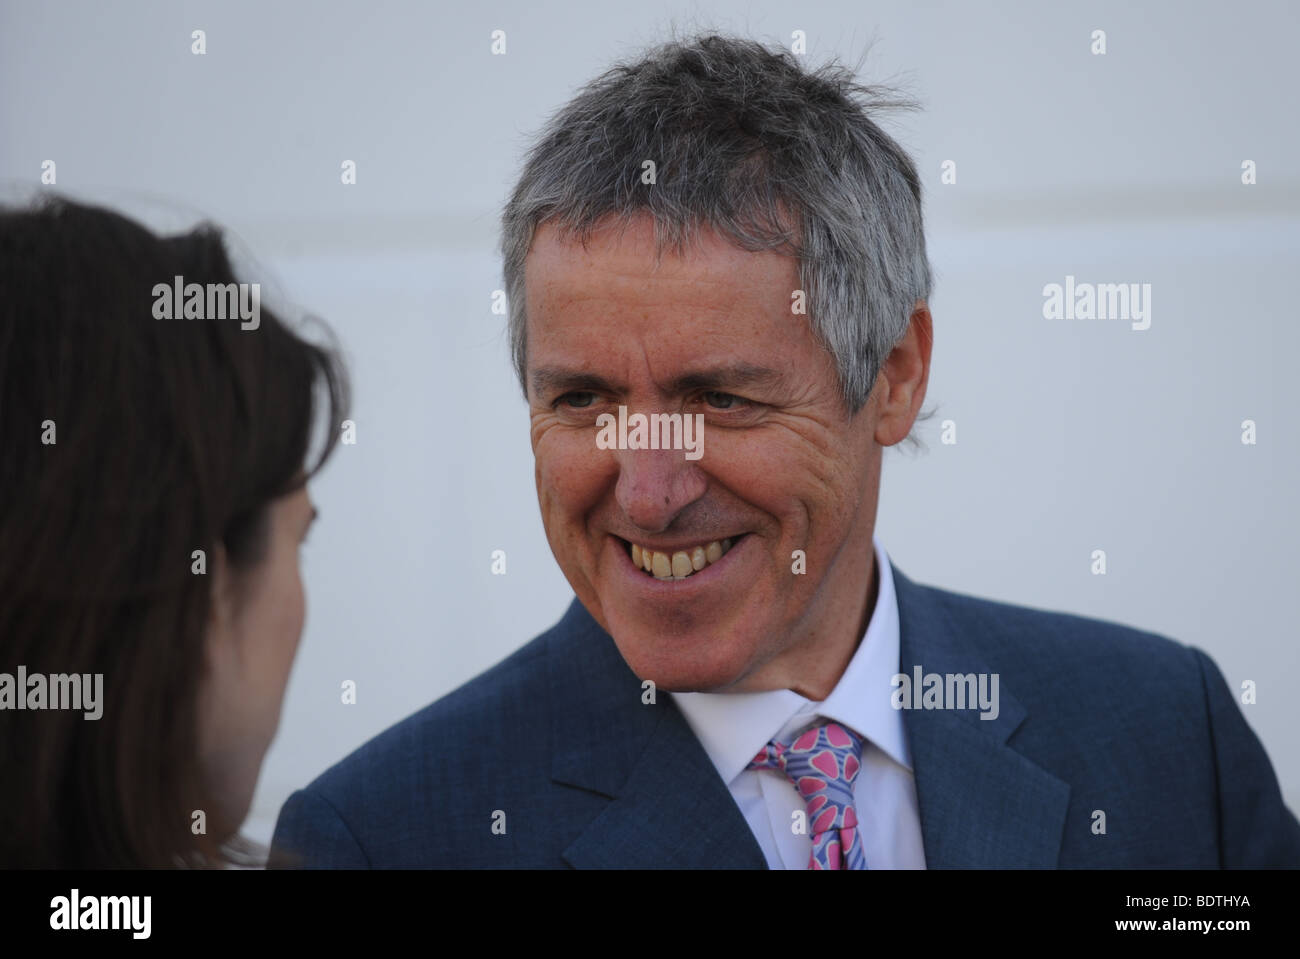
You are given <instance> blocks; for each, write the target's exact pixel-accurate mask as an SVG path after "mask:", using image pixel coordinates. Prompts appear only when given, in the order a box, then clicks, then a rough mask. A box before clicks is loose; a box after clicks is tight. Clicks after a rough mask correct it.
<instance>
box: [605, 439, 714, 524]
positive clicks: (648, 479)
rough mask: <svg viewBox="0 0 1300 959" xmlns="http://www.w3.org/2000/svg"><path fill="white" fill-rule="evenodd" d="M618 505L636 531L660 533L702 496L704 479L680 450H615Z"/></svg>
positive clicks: (698, 469) (705, 481) (701, 473)
mask: <svg viewBox="0 0 1300 959" xmlns="http://www.w3.org/2000/svg"><path fill="white" fill-rule="evenodd" d="M614 455H615V456H617V457H618V485H617V487H616V489H615V495H616V496H617V498H618V505H619V506H620V507H621V508H622V510H623V515H625V516H626V517H627V518H628V519H629V520H630V521H631V522H632V523H633V524H634V525H635V526H636V527H637V528H638V529H641V530H644V531H645V532H647V533H662V532H663V531H664V530H666V529H667V528H668V527H669V526H670V525H671V524H672V522H673V520H674V519H675V518H676V516H677V514H679V513H680V512H681V511H682V510H684V509H685V508H686V507H688V506H690V505H691V504H692V503H694V502H695V501H696V500H698V499H700V497H702V496H703V495H704V491H705V490H706V489H707V488H708V485H709V484H708V480H707V479H706V477H705V475H704V471H703V470H701V469H700V468H699V466H698V465H697V464H696V463H695V462H693V461H691V460H688V459H687V458H686V453H685V451H683V450H618V451H617V452H615V454H614Z"/></svg>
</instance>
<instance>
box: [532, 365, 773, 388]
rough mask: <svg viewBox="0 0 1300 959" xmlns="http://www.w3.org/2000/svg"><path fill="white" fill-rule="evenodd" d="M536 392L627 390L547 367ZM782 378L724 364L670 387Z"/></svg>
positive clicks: (537, 375)
mask: <svg viewBox="0 0 1300 959" xmlns="http://www.w3.org/2000/svg"><path fill="white" fill-rule="evenodd" d="M530 379H531V381H532V384H533V390H534V391H535V392H537V393H539V394H546V393H569V392H574V391H586V390H590V391H592V392H600V393H621V392H623V390H624V388H623V387H622V386H621V385H620V384H617V383H612V382H610V381H609V380H607V379H605V378H604V377H601V376H597V375H596V374H595V373H588V372H585V371H582V370H571V369H566V368H564V367H558V366H544V367H540V368H539V369H536V370H534V371H533V373H532V376H531V377H530ZM780 379H781V374H780V373H779V372H777V371H776V370H773V369H768V368H767V367H765V366H757V365H755V364H753V363H724V364H722V365H720V366H711V367H707V368H705V369H699V370H688V371H687V372H685V373H683V374H681V375H680V376H678V377H677V378H676V379H674V380H672V382H671V383H670V384H669V386H668V392H670V393H673V394H677V393H690V392H693V391H695V390H726V389H741V388H744V387H747V386H771V385H773V384H774V383H776V382H778V381H779V380H780Z"/></svg>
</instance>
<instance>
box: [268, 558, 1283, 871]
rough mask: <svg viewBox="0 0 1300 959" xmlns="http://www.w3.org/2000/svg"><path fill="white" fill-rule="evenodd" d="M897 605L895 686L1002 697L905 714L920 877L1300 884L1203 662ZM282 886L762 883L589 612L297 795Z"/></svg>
mask: <svg viewBox="0 0 1300 959" xmlns="http://www.w3.org/2000/svg"><path fill="white" fill-rule="evenodd" d="M894 583H895V587H896V591H897V596H898V607H899V618H900V629H901V635H900V657H899V658H900V670H899V672H901V673H905V674H909V675H910V674H911V673H912V667H913V665H920V666H922V667H923V668H924V670H925V672H927V673H929V672H938V673H962V674H965V673H976V674H979V673H997V674H998V675H999V693H1000V712H999V715H998V716H997V718H996V719H994V720H984V719H980V717H979V711H978V710H976V709H965V710H962V709H933V710H915V709H913V710H908V711H906V712H904V716H903V719H904V724H905V728H906V732H907V737H908V741H909V743H910V745H911V750H912V762H913V769H914V772H915V776H916V792H917V800H918V803H919V806H920V814H921V833H922V839H923V842H924V847H925V858H926V864H927V866H929V867H930V868H935V867H944V866H1038V867H1042V866H1049V867H1050V866H1062V867H1071V866H1075V867H1077V866H1087V867H1120V868H1123V867H1138V866H1148V867H1150V866H1160V867H1217V866H1300V824H1298V823H1297V821H1296V818H1295V816H1294V815H1293V814H1292V813H1291V812H1290V811H1289V810H1288V809H1287V808H1286V806H1285V805H1284V804H1283V802H1282V799H1281V796H1280V794H1279V790H1278V785H1277V779H1276V777H1275V776H1274V773H1273V770H1272V767H1271V766H1270V765H1269V761H1268V757H1267V756H1266V755H1265V753H1264V750H1263V748H1262V747H1261V746H1260V743H1259V740H1258V739H1257V738H1256V736H1255V735H1254V733H1253V732H1252V731H1251V729H1250V727H1249V726H1247V724H1246V722H1245V720H1244V719H1243V717H1242V712H1241V709H1240V708H1239V707H1238V705H1237V703H1236V700H1235V698H1234V696H1233V694H1232V693H1231V692H1230V691H1229V689H1228V686H1227V684H1226V683H1225V682H1224V679H1223V676H1222V674H1220V672H1219V670H1218V669H1217V668H1216V666H1215V665H1214V663H1213V661H1211V660H1210V658H1209V657H1208V656H1206V655H1205V654H1204V653H1203V652H1200V651H1199V650H1196V649H1192V648H1190V647H1187V646H1183V645H1180V644H1178V643H1175V642H1173V641H1171V640H1168V639H1164V638H1162V637H1160V636H1156V635H1153V634H1151V633H1143V632H1139V631H1137V630H1133V629H1129V628H1127V627H1123V626H1119V625H1115V624H1112V623H1106V622H1101V621H1097V620H1091V619H1084V618H1082V617H1078V616H1071V615H1065V614H1060V613H1050V612H1044V611H1040V610H1035V609H1028V608H1024V607H1017V606H1010V605H1006V604H1002V603H995V602H991V601H988V600H982V599H977V598H974V597H970V596H962V595H958V594H955V593H951V592H947V591H944V590H939V589H934V588H932V587H928V586H923V585H920V584H916V583H913V582H912V581H911V580H909V579H908V578H907V577H906V576H904V575H903V574H902V573H901V572H900V571H899V570H898V569H897V568H896V567H895V569H894ZM889 692H890V691H889V690H884V691H882V695H888V693H889ZM1095 810H1101V811H1102V812H1104V813H1105V832H1104V834H1100V833H1094V822H1098V821H1100V820H1098V819H1096V818H1095V817H1094V811H1095ZM501 814H504V816H502V815H501ZM494 823H496V824H497V828H496V829H495V830H494V828H493V825H494ZM501 826H504V832H502V831H501ZM271 865H272V866H273V867H274V866H293V865H302V866H307V867H322V868H330V867H335V868H337V867H354V868H366V867H375V868H382V867H525V868H528V867H565V866H573V867H587V868H591V867H595V868H600V867H619V868H626V867H751V868H757V869H761V868H765V867H766V863H765V862H764V859H763V855H762V853H761V852H760V850H759V847H758V844H757V843H756V842H755V841H754V838H753V835H752V833H751V832H750V830H749V827H748V825H747V824H746V822H745V820H744V818H743V817H742V815H741V813H740V810H739V809H738V808H737V807H736V804H735V803H734V801H733V800H732V798H731V794H730V793H729V792H728V789H727V786H726V784H725V783H724V782H723V781H722V779H721V777H719V775H718V773H717V772H716V770H715V769H714V768H713V765H712V763H711V762H710V761H709V758H708V756H707V755H706V754H705V752H704V749H703V747H702V746H701V745H700V743H699V741H698V740H697V739H696V738H695V735H694V734H693V733H692V732H691V730H690V728H689V727H688V726H687V724H686V721H685V720H684V718H683V717H682V715H681V713H680V712H679V711H678V709H677V707H676V706H675V704H674V703H673V701H672V697H671V696H669V695H666V694H664V693H660V694H659V696H658V697H657V702H656V703H655V704H653V705H647V704H644V703H643V702H642V689H641V682H640V680H639V679H638V678H637V677H636V676H635V675H634V674H633V673H632V671H631V670H630V669H629V668H628V667H627V665H626V664H625V663H624V661H623V659H622V657H621V656H620V655H619V652H618V649H617V648H616V646H615V645H614V642H613V640H612V639H611V638H610V637H609V635H608V634H606V633H605V632H604V630H602V629H601V628H600V626H599V625H597V624H596V622H595V621H594V620H593V619H592V618H591V616H590V615H589V614H588V613H587V611H586V610H585V609H584V608H583V607H582V605H581V604H579V603H578V602H577V601H575V602H574V603H573V605H572V606H570V608H569V610H568V612H567V613H566V614H565V616H564V618H563V619H562V620H561V621H560V622H559V623H558V624H557V625H556V626H555V627H553V628H552V629H551V630H549V631H548V632H546V633H543V634H542V635H541V636H539V637H537V638H536V639H535V640H533V641H532V642H530V643H529V644H528V645H526V646H524V647H523V648H522V649H520V650H518V651H517V652H515V653H514V654H513V655H511V656H510V657H509V658H507V659H505V660H504V661H503V662H501V663H498V664H497V665H496V666H494V667H493V668H491V669H489V670H488V671H487V672H485V673H483V674H482V675H480V676H478V677H477V678H475V679H474V680H472V681H470V682H469V683H466V684H465V685H464V686H462V687H461V688H459V689H457V690H456V691H455V692H453V693H451V694H449V695H447V696H445V697H444V698H442V699H440V700H438V701H437V702H435V703H433V704H432V705H431V706H428V707H426V708H425V709H423V710H421V711H420V712H418V713H416V714H415V715H413V716H410V717H409V718H407V719H405V720H403V721H402V722H400V723H398V724H397V725H395V726H393V727H392V728H390V729H388V730H387V731H385V732H384V733H382V734H380V735H379V736H377V737H376V738H375V739H373V740H371V741H370V742H369V743H367V744H366V745H364V746H362V747H361V748H360V749H358V750H357V751H356V752H354V753H352V754H351V755H350V756H348V757H347V758H346V759H344V760H342V761H341V762H340V763H338V764H337V765H335V766H334V767H332V768H331V769H329V770H327V771H326V772H325V773H324V774H322V775H321V776H320V777H319V778H318V779H317V780H316V781H315V782H313V783H312V784H311V785H309V786H307V787H306V788H305V789H301V790H298V791H297V792H295V793H294V794H293V795H292V796H290V797H289V800H288V801H287V802H286V803H285V805H284V808H283V810H282V811H281V813H280V818H279V822H278V823H277V824H276V830H275V838H274V840H273V844H272V853H271Z"/></svg>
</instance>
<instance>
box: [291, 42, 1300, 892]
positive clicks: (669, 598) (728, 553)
mask: <svg viewBox="0 0 1300 959" xmlns="http://www.w3.org/2000/svg"><path fill="white" fill-rule="evenodd" d="M888 105H889V101H887V100H886V99H885V98H884V97H883V96H881V95H880V93H879V91H875V90H872V89H869V88H864V87H861V86H859V85H857V84H856V83H855V82H854V80H853V77H852V75H851V73H849V72H848V71H846V70H844V69H842V68H839V67H835V66H831V67H826V68H823V69H822V70H819V71H817V72H816V73H808V72H806V71H804V70H803V68H802V67H801V66H800V65H799V63H798V61H797V60H796V59H795V58H793V57H791V56H789V55H788V54H784V53H782V52H779V51H777V52H773V51H768V50H766V49H764V48H763V47H761V46H760V45H758V44H754V43H750V42H746V41H738V40H730V39H726V38H720V37H704V38H700V39H698V40H694V41H690V42H684V43H679V42H674V43H670V44H667V45H664V46H663V47H660V48H658V49H656V50H653V51H651V52H650V53H649V54H647V55H646V56H645V57H644V58H643V59H641V60H639V61H637V62H635V63H632V64H628V65H625V66H622V67H619V68H617V69H615V70H613V71H611V72H610V73H608V74H606V75H605V76H603V77H601V78H599V79H598V80H596V81H594V82H593V83H592V84H590V85H589V86H588V87H587V88H586V89H585V90H583V91H582V92H581V93H580V94H579V95H578V96H577V97H576V98H575V99H574V100H573V101H572V102H571V103H569V104H568V105H567V107H566V108H565V109H564V110H562V111H561V112H560V113H559V114H557V116H556V118H555V119H554V120H553V121H552V122H551V124H550V125H549V126H548V128H547V129H546V130H545V131H544V133H543V135H542V136H541V137H540V138H539V140H538V142H537V144H536V145H535V146H534V148H533V150H532V152H531V154H530V156H529V158H528V160H527V163H526V165H525V169H524V172H523V175H522V177H521V179H520V182H519V183H518V185H517V186H516V189H515V191H514V194H513V196H512V197H511V199H510V201H509V203H508V204H507V207H506V211H505V216H504V236H503V252H504V257H505V274H506V283H507V290H508V292H509V296H510V303H511V334H512V345H513V355H514V360H515V364H516V367H517V372H518V375H519V378H520V382H521V385H522V386H523V389H524V392H525V395H526V397H527V401H528V406H529V413H530V417H531V440H532V448H533V453H534V457H535V462H536V482H537V493H538V500H539V503H540V506H541V511H542V519H543V522H544V525H545V528H546V535H547V538H548V540H549V542H550V546H551V549H552V551H553V553H554V555H555V558H556V560H557V562H558V563H559V565H560V568H561V569H562V570H563V572H564V575H565V577H566V578H567V579H568V581H569V583H570V584H571V586H572V587H573V590H574V592H575V594H576V600H575V601H574V603H573V605H572V606H571V607H570V609H569V612H568V613H567V614H566V615H565V617H564V618H563V620H561V622H560V623H559V624H557V625H556V626H555V627H554V628H553V629H551V630H550V631H548V632H547V633H545V634H543V635H542V636H540V637H538V638H537V639H535V640H534V641H533V642H531V643H529V644H527V645H526V646H524V647H523V648H522V649H520V650H519V651H518V652H516V653H515V654H514V655H512V656H511V657H509V658H508V659H506V660H505V661H504V662H502V663H500V664H498V665H497V666H495V667H494V668H493V669H491V670H489V671H488V672H486V673H484V674H483V675H482V676H479V677H478V678H476V679H475V680H473V681H471V682H470V683H468V684H466V685H465V686H464V687H462V688H461V689H459V690H457V691H456V692H454V693H452V694H450V695H449V696H447V697H445V698H443V699H442V700H439V701H438V702H436V703H434V704H433V705H431V706H429V707H428V708H426V709H425V710H423V711H421V712H420V713H417V714H416V715H415V716H412V717H410V718H409V719H407V720H405V721H404V722H402V723H400V724H399V725H397V726H395V727H394V728H393V729H391V730H389V731H387V732H385V733H384V734H382V735H381V736H379V737H377V738H376V739H375V740H373V741H372V742H370V743H368V744H367V745H365V746H363V747H362V748H361V749H360V750H358V751H357V752H356V753H354V754H353V755H351V756H349V757H348V758H347V759H345V760H344V761H342V762H341V763H339V764H338V765H337V766H335V767H334V768H333V769H331V770H329V771H327V772H326V773H325V774H324V775H322V776H321V777H320V778H319V779H318V780H316V781H315V782H314V783H312V784H311V785H310V786H308V787H306V788H305V789H303V790H300V791H298V792H297V793H295V794H294V795H293V796H292V797H291V798H290V800H289V801H288V803H286V805H285V808H284V810H283V812H282V813H281V817H280V821H279V823H278V825H277V829H276V837H275V850H274V854H273V862H274V863H276V864H283V865H292V864H302V865H308V866H318V867H330V866H347V867H365V866H372V867H383V866H459V867H509V866H514V867H564V866H574V867H583V866H586V867H611V868H619V867H635V866H652V867H653V866H664V867H754V868H763V867H772V868H800V869H802V868H814V869H826V868H830V869H836V868H852V869H861V868H922V867H936V866H971V865H988V866H994V865H997V866H1002V865H1021V866H1111V867H1138V866H1242V865H1297V864H1300V824H1297V822H1296V819H1295V817H1294V816H1293V815H1292V814H1291V813H1290V812H1289V811H1288V810H1287V809H1286V807H1285V806H1284V805H1283V803H1282V801H1281V798H1280V795H1279V791H1278V786H1277V782H1276V779H1275V777H1274V775H1273V771H1272V769H1271V767H1270V765H1269V762H1268V759H1267V757H1266V756H1265V755H1264V752H1263V750H1262V748H1261V746H1260V744H1259V742H1258V740H1257V739H1256V737H1255V736H1254V734H1253V733H1252V732H1251V730H1250V729H1249V727H1248V726H1247V725H1246V723H1245V722H1244V720H1243V718H1242V716H1241V713H1240V710H1239V709H1238V707H1237V705H1236V703H1235V701H1234V700H1233V698H1232V695H1231V694H1230V692H1229V691H1228V688H1227V686H1226V684H1225V682H1224V679H1223V677H1222V675H1221V674H1220V673H1219V671H1218V669H1217V668H1216V667H1215V666H1214V664H1213V662H1211V661H1210V659H1209V658H1208V657H1206V656H1205V654H1204V653H1201V652H1199V651H1197V650H1194V649H1190V648H1188V647H1186V646H1182V645H1180V644H1178V643H1176V642H1173V641H1172V640H1169V639H1165V638H1162V637H1159V636H1154V635H1152V634H1149V633H1142V632H1138V631H1136V630H1132V629H1128V628H1125V627H1123V626H1119V625H1115V624H1111V623H1104V622H1099V621H1094V620H1087V619H1082V618H1079V617H1075V616H1068V615H1063V614H1054V613H1048V612H1043V611H1038V610H1031V609H1026V608H1019V607H1014V606H1009V605H1004V604H999V603H993V602H989V601H984V600H979V599H975V598H972V597H966V596H960V595H957V594H953V593H949V592H945V591H943V590H939V589H934V588H931V587H926V586H922V585H919V584H916V583H914V582H912V581H911V580H910V579H908V578H907V577H906V576H904V575H903V573H902V572H901V571H900V570H898V569H897V568H895V567H893V566H892V564H891V563H890V561H889V558H888V556H887V554H886V553H885V551H884V549H883V547H882V545H881V544H880V542H879V540H878V539H877V538H876V536H875V522H876V510H877V505H878V500H879V489H880V472H881V457H882V453H883V450H884V449H885V448H886V447H889V446H894V445H896V444H898V443H901V442H903V441H904V440H906V439H908V438H909V434H910V432H911V430H912V428H913V426H914V424H915V422H916V421H917V419H918V415H919V412H920V409H921V405H922V403H923V401H924V398H925V393H926V385H927V380H928V375H929V369H930V347H931V342H932V336H933V331H932V326H931V318H930V314H929V311H928V309H927V306H926V302H927V299H928V297H929V295H930V270H929V265H928V263H927V259H926V253H925V240H924V234H923V230H922V217H921V192H920V184H919V181H918V178H917V174H916V170H915V167H914V165H913V164H912V162H911V160H910V159H909V158H908V157H907V156H906V154H905V153H904V152H903V151H902V150H901V149H900V148H899V147H898V145H897V144H896V143H894V141H893V140H891V139H890V138H889V137H888V136H886V135H885V134H884V133H883V132H882V131H881V129H880V128H879V127H878V126H877V125H876V124H875V122H874V121H873V120H872V119H871V116H872V114H874V113H875V112H876V111H878V110H880V109H882V108H884V107H885V106H888ZM637 415H640V416H643V417H645V418H646V422H655V423H660V424H662V423H663V422H665V419H664V418H671V417H680V418H681V422H682V423H685V422H686V420H687V418H691V421H692V422H695V423H698V424H700V429H701V430H702V435H701V437H700V438H701V439H702V440H703V441H704V442H703V444H702V446H701V447H700V455H699V456H695V457H692V456H690V455H687V454H688V452H689V451H687V450H684V449H682V448H681V444H676V443H672V442H656V443H653V444H649V443H646V442H640V441H638V442H620V443H617V444H611V443H610V442H607V441H604V440H602V439H601V436H602V430H606V429H608V426H609V424H610V423H611V422H614V421H617V422H620V423H623V422H625V421H630V419H631V417H632V416H637ZM655 418H657V419H655ZM623 432H624V430H622V429H620V430H619V434H620V435H622V434H623ZM606 438H607V436H606Z"/></svg>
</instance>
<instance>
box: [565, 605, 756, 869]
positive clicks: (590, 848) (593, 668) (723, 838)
mask: <svg viewBox="0 0 1300 959" xmlns="http://www.w3.org/2000/svg"><path fill="white" fill-rule="evenodd" d="M547 666H548V669H549V671H550V678H551V682H550V688H551V690H552V691H553V694H552V698H551V737H552V738H551V745H552V752H551V756H552V762H551V778H552V779H553V780H554V781H555V782H557V783H561V784H564V785H566V786H573V787H576V788H579V789H585V790H587V791H589V792H593V793H598V794H600V795H603V796H605V797H607V798H608V799H610V803H609V804H608V805H607V806H606V807H605V809H604V811H603V812H602V813H601V814H600V815H599V816H597V817H596V819H595V820H593V821H592V822H591V823H590V824H589V825H588V826H587V828H586V829H585V830H584V831H583V832H582V834H581V835H579V836H578V838H577V839H576V840H574V842H573V843H572V844H571V845H570V846H569V847H568V848H567V849H566V850H565V851H564V853H563V855H564V859H565V861H566V862H568V863H569V864H570V865H572V866H575V867H577V868H586V869H593V868H594V869H610V868H624V869H629V868H630V869H636V868H656V867H660V868H662V867H668V868H697V869H698V868H733V869H735V868H752V869H765V868H767V863H766V860H765V859H764V858H763V853H762V851H761V850H760V849H759V847H758V843H757V842H755V840H754V836H753V833H751V832H750V829H749V825H748V824H747V823H746V822H745V819H744V816H742V815H741V812H740V810H739V809H738V808H737V807H736V803H735V800H733V799H732V798H731V792H730V791H729V790H728V789H727V786H726V784H725V783H724V782H723V781H722V779H721V777H720V776H719V775H718V773H717V770H716V769H714V767H713V763H712V762H711V761H710V760H709V757H708V754H707V753H705V752H704V747H703V746H701V745H700V743H699V740H697V739H696V738H695V734H694V733H692V732H691V729H690V727H689V726H688V725H687V724H686V720H685V719H684V718H683V716H682V714H681V712H680V711H679V710H678V709H677V706H676V705H675V704H674V703H673V701H672V697H671V696H668V695H667V694H664V693H659V694H658V695H657V696H656V701H655V703H653V704H648V703H643V702H642V688H641V681H640V680H639V679H638V678H637V677H636V674H635V673H633V672H632V671H631V670H630V669H629V668H628V666H627V664H626V663H625V662H624V661H623V658H622V656H621V655H620V654H619V652H618V647H617V646H615V644H614V641H613V640H612V639H611V638H610V637H609V635H608V634H607V633H605V631H604V630H603V629H601V628H600V626H599V624H597V623H596V622H595V620H593V619H592V618H591V616H590V615H589V614H588V613H587V611H586V610H585V609H584V608H583V607H582V604H581V603H579V602H577V601H576V600H575V601H574V602H573V604H572V605H571V606H570V607H569V611H568V613H567V614H566V615H565V617H564V619H563V620H562V621H561V622H560V624H559V626H558V627H557V628H556V629H555V630H554V631H553V632H552V633H551V637H550V640H549V642H548V644H547Z"/></svg>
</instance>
